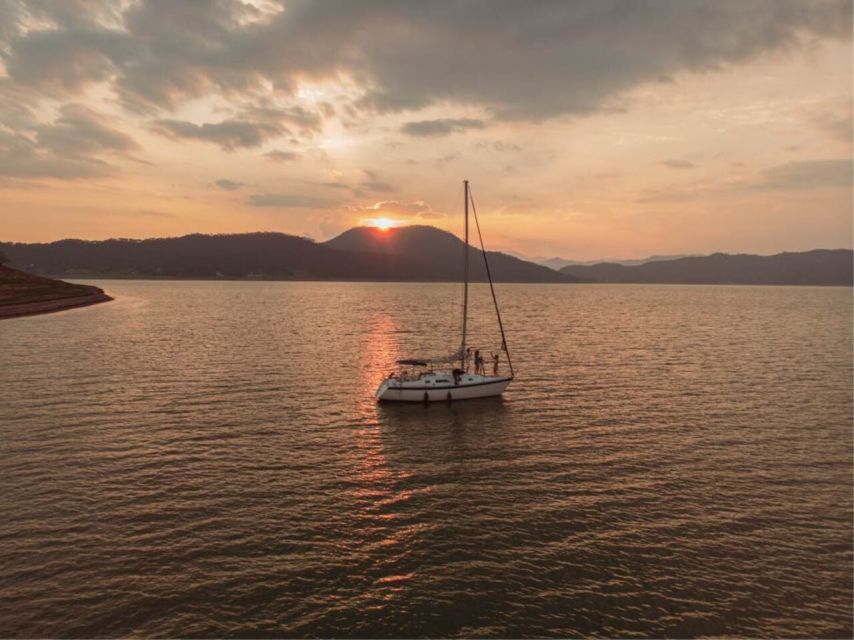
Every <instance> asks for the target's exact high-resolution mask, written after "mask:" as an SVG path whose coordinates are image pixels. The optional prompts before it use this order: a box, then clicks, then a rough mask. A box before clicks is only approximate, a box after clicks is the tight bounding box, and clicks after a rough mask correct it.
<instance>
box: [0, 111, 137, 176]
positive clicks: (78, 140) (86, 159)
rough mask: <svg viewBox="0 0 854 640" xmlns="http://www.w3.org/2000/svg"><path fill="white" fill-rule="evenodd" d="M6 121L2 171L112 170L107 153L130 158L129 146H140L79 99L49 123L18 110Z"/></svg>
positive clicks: (0, 146)
mask: <svg viewBox="0 0 854 640" xmlns="http://www.w3.org/2000/svg"><path fill="white" fill-rule="evenodd" d="M0 104H2V103H0ZM10 123H13V124H14V126H13V127H9V128H5V127H4V126H0V176H6V177H15V178H57V179H63V180H65V179H76V178H94V177H100V176H104V175H109V174H110V173H112V172H113V171H114V167H113V165H111V164H110V163H109V162H107V160H105V159H104V158H105V157H106V158H111V157H112V158H115V157H126V158H130V157H131V156H130V155H129V154H130V152H132V151H136V150H137V149H139V145H138V144H137V143H136V141H134V139H133V138H131V137H130V136H129V135H127V134H126V133H124V132H123V131H121V130H119V129H117V128H115V127H114V126H113V125H112V123H111V121H110V118H108V117H107V116H105V115H104V114H101V113H99V112H98V111H95V110H94V109H91V108H89V107H87V106H85V105H82V104H76V103H69V104H66V105H64V106H62V107H61V108H60V110H59V115H58V117H57V118H56V119H55V120H54V121H53V122H50V123H39V122H38V121H36V120H35V119H34V118H33V116H32V114H31V113H30V112H28V111H18V112H16V113H15V117H14V118H13V119H12V120H11V121H10ZM5 124H6V123H5V121H0V125H5Z"/></svg>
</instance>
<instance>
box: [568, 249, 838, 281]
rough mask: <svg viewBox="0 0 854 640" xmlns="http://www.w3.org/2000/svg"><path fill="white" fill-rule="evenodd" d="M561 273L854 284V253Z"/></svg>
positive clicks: (590, 277)
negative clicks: (853, 281)
mask: <svg viewBox="0 0 854 640" xmlns="http://www.w3.org/2000/svg"><path fill="white" fill-rule="evenodd" d="M560 272H561V273H563V274H564V275H566V276H569V277H574V278H577V279H579V280H581V281H584V282H620V283H649V284H656V283H657V284H789V285H847V286H851V284H852V274H854V252H852V251H851V250H849V249H834V250H828V249H816V250H813V251H804V252H800V253H792V252H786V253H778V254H776V255H773V256H754V255H744V254H736V255H730V254H726V253H714V254H712V255H710V256H692V257H687V258H678V259H676V260H654V261H652V262H646V263H644V264H640V265H635V266H626V265H622V264H614V263H607V262H604V263H601V264H596V265H589V266H588V265H571V266H567V267H563V268H562V269H561V270H560Z"/></svg>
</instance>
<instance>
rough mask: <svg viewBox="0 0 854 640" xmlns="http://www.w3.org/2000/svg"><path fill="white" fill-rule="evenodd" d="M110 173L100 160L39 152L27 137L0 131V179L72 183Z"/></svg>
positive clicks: (109, 169)
mask: <svg viewBox="0 0 854 640" xmlns="http://www.w3.org/2000/svg"><path fill="white" fill-rule="evenodd" d="M113 171H114V168H113V167H112V166H110V165H109V164H107V163H106V162H104V161H103V160H99V159H97V158H87V157H81V156H74V157H65V156H61V155H57V154H55V153H51V152H48V151H45V150H43V149H40V148H39V147H38V145H36V144H35V143H34V142H33V141H32V140H30V139H28V138H27V137H26V136H23V135H20V134H12V133H7V132H4V131H3V130H2V129H0V176H4V177H9V178H56V179H59V180H73V179H79V178H96V177H102V176H107V175H109V174H111V173H112V172H113Z"/></svg>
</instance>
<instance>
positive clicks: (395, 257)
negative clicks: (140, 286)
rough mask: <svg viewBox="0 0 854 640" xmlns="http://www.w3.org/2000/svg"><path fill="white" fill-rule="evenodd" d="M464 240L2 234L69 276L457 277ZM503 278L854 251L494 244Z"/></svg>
mask: <svg viewBox="0 0 854 640" xmlns="http://www.w3.org/2000/svg"><path fill="white" fill-rule="evenodd" d="M462 251H463V243H462V241H461V240H460V239H459V238H457V237H456V236H455V235H453V234H451V233H448V232H446V231H442V230H440V229H436V228H435V227H429V226H409V227H399V228H394V229H388V230H380V229H376V228H373V227H355V228H353V229H350V230H348V231H345V232H344V233H342V234H341V235H339V236H337V237H335V238H333V239H331V240H328V241H326V242H314V241H313V240H310V239H307V238H301V237H297V236H292V235H287V234H284V233H242V234H223V235H202V234H192V235H187V236H182V237H179V238H152V239H147V240H129V239H112V240H97V241H88V240H59V241H57V242H50V243H34V244H26V243H8V242H7V243H3V242H0V252H3V253H5V254H6V256H7V257H8V259H9V262H10V265H11V266H13V267H16V268H18V269H24V270H27V271H30V272H33V273H39V274H48V275H55V276H64V277H140V278H152V277H167V278H258V279H293V280H297V279H303V280H377V281H438V282H456V281H459V280H460V276H461V272H462ZM487 256H488V258H489V265H490V269H491V273H492V277H493V279H494V280H495V281H497V282H547V283H568V282H616V283H660V284H666V283H673V284H808V285H848V286H850V285H851V284H852V273H854V253H852V251H850V250H848V249H837V250H824V249H817V250H814V251H806V252H802V253H780V254H777V255H773V256H756V255H742V254H739V255H729V254H724V253H716V254H712V255H710V256H688V257H677V258H674V259H668V257H666V256H654V257H653V258H651V259H650V261H648V262H645V263H643V264H634V265H631V264H629V265H627V264H617V263H609V262H603V263H600V264H594V265H590V264H569V265H566V266H562V268H560V269H559V270H556V269H551V268H548V267H546V266H543V265H540V264H535V263H533V262H529V261H526V260H522V259H520V258H517V257H514V256H511V255H508V254H506V253H501V252H497V251H490V252H488V253H487ZM469 274H470V279H471V280H472V281H473V282H483V281H485V280H486V269H485V267H484V262H483V255H482V253H481V252H480V251H479V250H476V249H474V248H472V250H471V251H470V252H469Z"/></svg>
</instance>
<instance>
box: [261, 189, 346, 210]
mask: <svg viewBox="0 0 854 640" xmlns="http://www.w3.org/2000/svg"><path fill="white" fill-rule="evenodd" d="M246 204H248V205H250V206H252V207H279V208H282V209H325V208H329V207H333V206H336V204H337V203H336V202H335V201H334V200H329V199H327V198H316V197H314V196H304V195H296V194H290V193H263V194H253V195H251V196H249V199H248V200H247V201H246Z"/></svg>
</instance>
